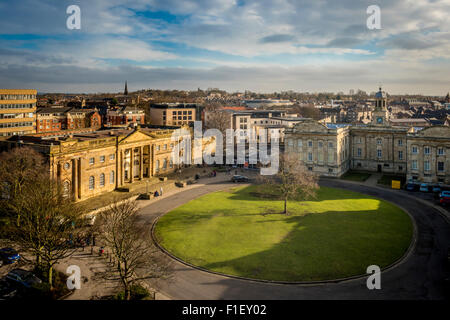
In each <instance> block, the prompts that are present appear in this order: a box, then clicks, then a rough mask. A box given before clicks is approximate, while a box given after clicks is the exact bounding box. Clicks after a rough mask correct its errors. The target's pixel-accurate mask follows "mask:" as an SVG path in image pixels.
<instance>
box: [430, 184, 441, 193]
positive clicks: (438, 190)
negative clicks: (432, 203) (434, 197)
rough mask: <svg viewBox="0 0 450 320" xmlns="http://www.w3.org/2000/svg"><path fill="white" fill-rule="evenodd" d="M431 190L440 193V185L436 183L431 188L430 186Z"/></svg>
mask: <svg viewBox="0 0 450 320" xmlns="http://www.w3.org/2000/svg"><path fill="white" fill-rule="evenodd" d="M432 191H433V192H434V193H441V191H442V189H441V186H440V185H438V184H436V185H434V186H433V188H432Z"/></svg>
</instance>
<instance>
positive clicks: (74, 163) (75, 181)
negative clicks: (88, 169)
mask: <svg viewBox="0 0 450 320" xmlns="http://www.w3.org/2000/svg"><path fill="white" fill-rule="evenodd" d="M72 194H73V197H74V200H75V201H76V200H78V159H73V160H72Z"/></svg>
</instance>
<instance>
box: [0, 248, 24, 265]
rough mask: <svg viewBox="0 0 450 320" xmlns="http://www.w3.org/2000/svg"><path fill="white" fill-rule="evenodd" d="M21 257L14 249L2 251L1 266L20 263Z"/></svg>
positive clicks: (0, 254) (0, 250)
mask: <svg viewBox="0 0 450 320" xmlns="http://www.w3.org/2000/svg"><path fill="white" fill-rule="evenodd" d="M19 259H20V255H19V253H18V252H17V251H16V250H14V249H13V248H3V249H0V266H2V265H3V264H11V263H14V262H17V261H19Z"/></svg>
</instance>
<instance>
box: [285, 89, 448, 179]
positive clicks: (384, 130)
mask: <svg viewBox="0 0 450 320" xmlns="http://www.w3.org/2000/svg"><path fill="white" fill-rule="evenodd" d="M375 100H376V105H375V110H374V111H373V116H372V122H371V123H370V124H367V125H350V124H322V123H319V122H317V121H315V120H312V119H305V120H304V121H302V122H301V123H299V124H297V125H295V126H294V127H293V128H288V129H286V130H285V145H286V148H285V150H286V152H295V153H298V156H299V158H300V159H302V160H303V161H304V163H305V165H306V166H307V167H308V169H309V170H311V171H313V172H316V173H318V174H320V175H324V176H333V177H339V176H341V175H342V174H344V173H345V172H346V171H347V170H349V169H352V170H360V171H371V172H385V173H389V174H400V175H405V176H406V177H407V179H411V180H417V181H423V182H429V183H437V182H440V183H446V184H450V127H448V126H433V127H426V128H415V127H399V126H391V125H390V121H389V118H388V112H387V108H386V106H387V96H386V93H385V92H383V91H382V90H381V88H380V90H379V91H378V92H377V93H376V95H375Z"/></svg>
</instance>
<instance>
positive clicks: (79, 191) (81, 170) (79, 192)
mask: <svg viewBox="0 0 450 320" xmlns="http://www.w3.org/2000/svg"><path fill="white" fill-rule="evenodd" d="M77 162H78V165H77V178H78V199H81V197H82V195H81V190H83V188H82V187H81V182H82V181H83V179H82V176H81V175H82V172H83V169H82V168H81V164H82V160H81V158H78V159H77Z"/></svg>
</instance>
